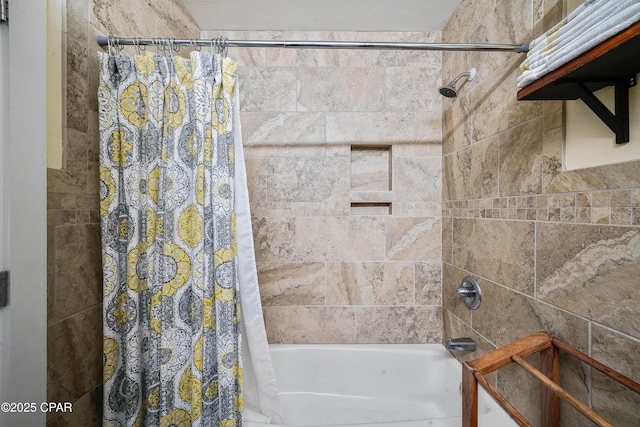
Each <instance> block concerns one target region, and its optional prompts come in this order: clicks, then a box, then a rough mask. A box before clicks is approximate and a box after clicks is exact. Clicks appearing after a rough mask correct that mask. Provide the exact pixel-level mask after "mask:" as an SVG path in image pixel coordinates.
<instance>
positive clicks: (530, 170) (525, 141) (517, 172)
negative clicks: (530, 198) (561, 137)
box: [499, 119, 542, 196]
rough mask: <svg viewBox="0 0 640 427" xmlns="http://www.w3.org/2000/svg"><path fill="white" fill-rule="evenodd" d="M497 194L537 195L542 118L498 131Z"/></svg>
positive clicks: (539, 180) (539, 185) (540, 165)
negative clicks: (499, 132)
mask: <svg viewBox="0 0 640 427" xmlns="http://www.w3.org/2000/svg"><path fill="white" fill-rule="evenodd" d="M499 176H500V180H499V182H500V196H513V195H523V194H538V193H540V190H541V186H542V121H541V120H539V119H535V120H531V121H528V122H525V123H523V124H522V125H519V126H516V127H514V128H512V129H509V130H507V131H505V132H503V133H501V134H500V175H499Z"/></svg>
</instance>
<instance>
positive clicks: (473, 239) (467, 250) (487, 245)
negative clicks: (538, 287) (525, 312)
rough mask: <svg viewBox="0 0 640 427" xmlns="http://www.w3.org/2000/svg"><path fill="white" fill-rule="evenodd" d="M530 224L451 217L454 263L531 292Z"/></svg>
mask: <svg viewBox="0 0 640 427" xmlns="http://www.w3.org/2000/svg"><path fill="white" fill-rule="evenodd" d="M534 239H535V234H534V224H533V223H532V222H523V221H488V220H470V219H454V222H453V245H454V248H453V261H454V265H455V266H457V267H459V268H463V269H465V270H468V271H473V272H474V273H476V274H478V275H480V276H483V277H486V278H488V279H491V280H493V281H496V282H498V283H502V284H504V285H505V286H508V287H510V288H512V289H515V290H518V291H520V292H525V293H528V294H533V285H534V283H533V277H534Z"/></svg>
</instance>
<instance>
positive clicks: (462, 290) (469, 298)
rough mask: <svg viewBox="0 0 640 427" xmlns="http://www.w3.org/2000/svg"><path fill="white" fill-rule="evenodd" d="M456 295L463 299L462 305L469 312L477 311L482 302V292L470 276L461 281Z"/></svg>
mask: <svg viewBox="0 0 640 427" xmlns="http://www.w3.org/2000/svg"><path fill="white" fill-rule="evenodd" d="M456 295H457V296H459V297H460V298H464V303H465V304H466V305H467V307H469V308H470V309H471V310H477V309H478V308H479V307H480V303H481V302H482V291H481V290H480V285H478V282H477V281H476V280H475V279H474V278H473V277H471V276H467V277H465V278H464V279H462V284H461V285H460V287H459V288H457V289H456Z"/></svg>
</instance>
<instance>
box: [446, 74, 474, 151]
mask: <svg viewBox="0 0 640 427" xmlns="http://www.w3.org/2000/svg"><path fill="white" fill-rule="evenodd" d="M446 83H447V82H443V84H446ZM467 104H468V101H466V98H462V99H454V100H451V99H448V98H447V99H445V100H443V101H442V105H443V108H442V153H443V154H450V153H453V152H454V151H457V150H460V149H461V148H463V147H466V146H467V145H469V144H471V142H472V141H471V131H470V130H469V126H468V124H469V122H468V121H467V120H466V119H465V117H467V113H466V111H467V109H466V108H463V107H466V105H467Z"/></svg>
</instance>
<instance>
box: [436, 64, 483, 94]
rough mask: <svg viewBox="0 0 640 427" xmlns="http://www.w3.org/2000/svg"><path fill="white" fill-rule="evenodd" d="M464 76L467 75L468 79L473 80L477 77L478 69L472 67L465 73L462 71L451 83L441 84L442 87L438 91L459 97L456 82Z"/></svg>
mask: <svg viewBox="0 0 640 427" xmlns="http://www.w3.org/2000/svg"><path fill="white" fill-rule="evenodd" d="M463 77H466V78H467V80H469V81H471V80H473V79H474V78H475V77H476V69H475V68H472V69H471V70H469V71H467V72H465V73H462V74H460V75H459V76H458V77H456V78H455V79H453V80H451V82H450V83H449V84H447V85H444V86H440V88H439V89H438V91H439V92H440V95H442V96H445V97H447V98H455V97H457V96H458V91H457V90H456V84H457V83H458V80H460V79H461V78H463Z"/></svg>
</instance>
